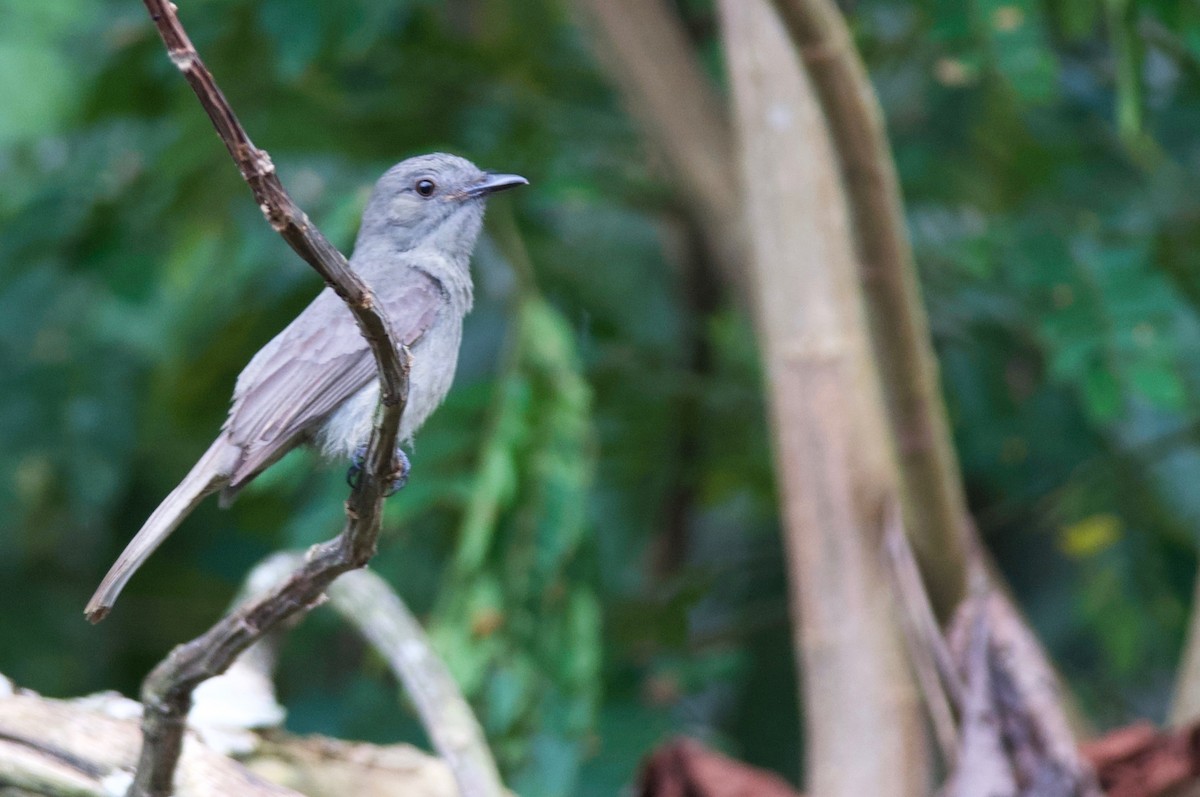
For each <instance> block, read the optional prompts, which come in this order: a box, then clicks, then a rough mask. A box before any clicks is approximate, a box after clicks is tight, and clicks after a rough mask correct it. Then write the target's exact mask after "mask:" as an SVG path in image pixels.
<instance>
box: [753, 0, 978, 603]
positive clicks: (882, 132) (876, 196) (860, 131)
mask: <svg viewBox="0 0 1200 797" xmlns="http://www.w3.org/2000/svg"><path fill="white" fill-rule="evenodd" d="M774 4H775V7H776V8H777V9H778V11H779V15H780V18H781V19H782V20H783V23H784V27H785V28H786V29H787V30H788V33H789V34H790V36H791V38H792V42H793V44H794V45H795V47H796V48H797V50H798V51H799V52H800V55H801V57H802V59H803V62H804V66H805V69H806V71H807V73H808V75H809V77H810V78H811V80H812V84H813V87H814V89H815V90H816V95H817V97H818V99H819V101H820V104H821V108H822V109H823V111H824V113H825V119H826V122H827V124H828V125H829V129H830V131H831V133H832V135H833V141H834V151H835V153H836V157H837V159H838V163H839V165H840V168H841V172H842V179H843V181H844V185H845V189H846V195H847V198H848V203H849V207H850V215H851V220H852V224H853V227H854V232H855V240H856V242H857V252H858V257H859V263H860V266H859V267H860V271H861V275H862V282H863V290H864V291H865V292H866V301H867V306H868V307H869V308H870V315H869V321H870V324H871V326H872V340H873V343H874V347H875V353H876V357H877V358H878V361H879V369H880V372H881V373H882V374H883V391H884V398H885V401H886V403H887V407H888V413H889V416H890V419H891V429H892V434H893V436H894V437H895V439H896V447H897V449H898V454H899V458H900V463H901V468H900V479H901V498H902V501H903V505H904V515H905V521H906V522H905V525H906V527H907V528H908V531H909V537H910V539H911V540H912V545H913V550H914V551H915V552H916V554H917V559H918V561H919V562H920V564H921V569H922V572H923V574H924V576H925V581H926V585H927V588H928V590H929V594H930V597H931V598H932V599H933V602H934V606H935V608H936V609H937V610H938V613H939V614H940V615H941V616H942V617H943V618H945V617H947V616H948V615H949V614H950V612H952V611H953V610H954V609H955V607H956V606H957V605H958V602H959V601H960V600H962V598H963V596H964V590H965V586H966V571H967V568H966V565H965V563H966V556H965V548H964V537H965V535H966V534H967V533H969V531H970V528H969V527H968V526H967V521H968V512H967V504H966V499H965V497H964V495H963V488H962V477H961V475H960V473H959V467H958V456H957V454H956V452H955V450H954V443H953V440H952V439H951V436H950V426H949V423H948V421H947V419H946V407H945V404H944V403H943V401H942V394H941V385H940V383H939V379H938V370H937V360H936V357H935V356H934V353H933V347H932V344H931V342H930V337H929V323H928V320H927V319H926V315H925V307H924V305H923V304H922V302H921V292H920V288H919V285H918V281H917V272H916V267H915V265H914V264H913V258H912V249H911V247H910V245H909V242H908V231H907V229H906V226H905V220H904V203H903V200H902V199H901V196H900V184H899V180H898V179H897V176H896V167H895V163H894V162H893V160H892V154H891V147H890V145H889V144H888V139H887V129H886V125H885V123H884V117H883V111H882V110H881V109H880V107H879V101H878V99H877V98H876V96H875V90H874V88H873V87H872V86H871V81H870V78H869V76H868V75H867V70H866V67H865V66H864V65H863V62H862V59H861V58H860V56H859V54H858V51H857V50H856V49H855V47H854V41H853V39H852V37H851V35H850V31H849V28H848V27H847V25H846V20H845V19H844V18H843V17H842V14H841V12H840V11H839V10H838V8H837V5H836V4H835V3H834V2H833V0H774Z"/></svg>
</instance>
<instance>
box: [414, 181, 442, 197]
mask: <svg viewBox="0 0 1200 797" xmlns="http://www.w3.org/2000/svg"><path fill="white" fill-rule="evenodd" d="M416 188H417V193H418V194H420V195H421V196H423V197H431V196H433V192H434V191H435V190H437V186H436V185H435V184H434V182H433V180H417V185H416Z"/></svg>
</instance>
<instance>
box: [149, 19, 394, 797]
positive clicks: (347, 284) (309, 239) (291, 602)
mask: <svg viewBox="0 0 1200 797" xmlns="http://www.w3.org/2000/svg"><path fill="white" fill-rule="evenodd" d="M144 2H145V5H146V8H147V10H148V11H149V12H150V16H151V19H153V20H154V23H155V25H156V27H157V28H158V32H159V34H160V35H161V36H162V39H163V42H164V44H165V45H166V47H167V52H168V54H169V55H170V57H171V61H172V62H173V63H174V64H175V65H176V66H177V67H178V68H179V70H180V71H181V72H183V74H184V77H185V78H186V79H187V81H188V83H189V84H190V85H191V86H192V89H193V91H195V93H196V96H197V98H199V100H200V104H201V105H202V106H203V107H204V110H205V111H206V112H207V113H208V116H209V118H210V119H211V120H212V123H213V126H214V127H215V128H216V130H217V134H218V135H219V136H220V138H221V140H222V141H223V142H224V143H225V146H226V147H227V148H228V150H229V154H230V155H231V156H232V157H233V159H234V161H235V162H236V163H237V165H238V168H239V169H240V171H241V173H242V177H243V178H244V179H245V180H246V183H247V184H248V185H249V186H250V188H251V190H252V191H253V192H254V196H255V199H256V200H257V201H258V203H259V207H260V208H261V209H262V211H263V214H264V215H265V216H266V218H267V220H268V221H269V222H270V223H271V226H272V227H273V228H274V229H275V230H276V231H278V232H279V234H280V235H281V236H283V238H284V240H286V241H287V242H288V244H289V245H290V246H291V247H292V249H293V250H295V251H296V253H297V254H299V255H300V256H301V257H302V258H303V259H304V260H305V261H306V262H308V263H309V265H311V266H312V267H313V268H314V269H315V270H316V271H317V273H318V274H320V275H321V276H322V277H323V278H324V279H325V281H326V282H327V283H328V284H329V285H330V286H331V287H332V288H333V290H334V291H336V292H337V294H338V295H339V296H340V297H341V298H342V299H343V301H345V303H346V306H347V307H348V308H349V310H350V311H351V312H352V313H353V314H354V317H355V320H356V321H357V322H358V325H359V328H360V330H361V331H362V333H363V336H364V337H365V338H366V340H367V342H368V344H369V345H370V347H371V351H372V353H373V355H374V356H375V362H376V366H377V369H378V373H379V381H380V385H381V391H380V403H381V406H382V411H381V413H380V415H379V418H378V419H377V422H376V426H375V429H374V430H373V432H372V435H371V440H370V444H369V446H368V451H367V457H366V465H365V467H364V471H363V478H362V479H361V481H360V482H359V485H358V487H357V488H355V489H354V490H353V492H352V493H351V494H350V497H349V499H348V500H347V501H346V524H345V526H344V527H343V529H342V532H341V534H339V535H338V536H337V537H336V538H334V539H333V540H330V541H329V542H326V543H323V544H321V545H317V546H314V547H313V548H312V549H311V550H310V551H309V554H308V557H307V561H306V562H305V563H304V566H303V567H301V568H300V569H299V570H297V571H296V572H295V573H294V574H293V575H292V576H291V577H290V578H289V579H288V580H287V581H286V582H284V583H283V584H281V585H279V586H278V587H276V588H274V589H272V590H271V591H270V592H269V593H267V594H266V595H265V596H263V597H262V598H260V599H257V600H254V601H251V602H249V603H247V604H246V605H244V606H242V607H241V608H239V609H238V610H236V611H234V612H232V613H231V614H229V615H227V616H226V617H224V618H223V619H221V620H220V621H219V622H218V623H217V624H216V625H214V626H213V627H212V628H211V629H210V630H209V631H208V632H206V633H205V634H203V635H202V636H200V637H198V638H196V639H194V640H192V641H191V642H188V643H186V644H184V645H180V646H179V647H177V648H175V649H174V650H173V651H171V653H170V654H169V655H168V656H167V658H166V659H165V660H164V661H163V662H162V663H161V664H159V665H158V666H157V667H155V668H154V670H153V671H152V672H151V673H150V675H149V676H147V678H146V681H145V682H144V684H143V686H142V702H143V704H144V705H145V715H144V718H143V721H142V733H143V746H142V752H141V756H140V759H139V761H138V767H137V774H136V776H135V778H134V782H133V784H132V785H131V786H130V788H129V792H128V794H129V795H130V797H166V796H167V795H169V794H171V792H172V781H173V776H174V772H175V768H176V765H177V763H178V761H179V755H180V751H181V748H182V745H183V734H184V730H185V726H186V718H187V713H188V709H189V708H190V706H191V702H192V692H193V690H195V688H196V686H197V685H199V684H200V683H201V682H203V681H205V680H207V679H208V678H211V677H213V676H215V675H218V674H220V673H221V672H223V671H224V670H225V669H226V668H228V667H229V665H230V664H231V663H232V662H233V661H234V659H235V658H236V657H237V656H238V654H240V653H241V652H242V651H244V650H245V649H246V648H248V647H249V646H250V645H252V644H253V643H254V642H255V641H256V640H257V639H259V638H260V637H261V636H263V634H265V633H267V632H268V631H270V630H271V629H272V628H274V627H275V626H277V625H278V624H279V623H281V622H283V621H284V620H286V619H288V618H289V617H292V616H293V615H295V614H296V613H298V612H302V611H305V610H307V609H308V608H309V607H311V606H313V605H314V604H316V603H318V602H319V601H320V599H321V596H322V594H323V593H324V591H325V589H326V588H327V587H328V586H329V585H330V584H331V583H332V582H333V580H334V579H335V578H337V577H338V576H339V575H341V574H342V573H344V572H346V571H348V570H352V569H355V568H359V567H362V566H363V565H365V564H366V563H367V562H368V561H369V560H370V558H371V557H372V556H373V555H374V553H375V548H376V542H377V539H378V535H379V523H380V515H381V511H382V507H383V497H384V491H385V489H386V488H387V485H388V484H390V482H391V479H392V478H393V477H394V473H393V471H394V470H395V463H394V456H395V455H394V451H395V447H396V436H397V433H398V431H399V428H400V418H401V415H402V414H403V412H404V404H405V401H406V399H407V392H408V368H409V355H408V353H407V351H404V352H403V353H402V352H401V350H400V349H398V348H397V347H396V345H395V341H394V338H393V336H392V335H391V331H390V328H389V325H388V322H387V320H386V319H385V318H384V316H383V315H382V313H381V312H380V311H379V310H378V309H377V308H376V303H375V300H374V297H373V296H372V294H371V292H370V289H369V288H368V287H367V286H366V285H365V284H364V283H363V282H362V280H360V279H359V278H358V277H357V276H356V275H355V274H354V273H353V272H352V271H351V270H350V267H349V264H348V263H347V262H346V259H345V257H344V256H343V255H342V254H341V253H340V252H338V250H337V249H336V248H335V247H334V246H333V245H332V244H331V243H329V241H328V240H327V239H326V238H325V236H324V235H322V234H321V232H320V231H319V230H317V229H316V227H314V226H313V225H312V223H311V222H310V221H309V219H308V217H307V216H306V215H305V214H304V212H303V211H301V210H300V208H299V207H298V206H297V205H296V204H295V203H294V202H293V201H292V199H291V198H290V197H289V196H288V194H287V192H286V191H284V188H283V185H282V183H280V181H279V177H278V176H277V175H276V174H275V167H274V165H273V164H272V162H271V158H270V156H269V155H267V153H266V152H264V151H263V150H260V149H258V148H257V147H255V146H254V144H253V143H252V142H251V141H250V138H249V136H248V135H247V134H246V131H245V129H244V128H243V127H242V126H241V124H240V123H239V122H238V119H237V116H236V115H235V114H234V112H233V109H232V108H231V107H230V105H229V103H228V101H227V100H226V99H225V97H224V95H223V94H222V93H221V90H220V89H219V88H218V87H217V84H216V81H215V80H214V79H213V77H212V74H211V73H210V72H209V71H208V68H207V67H206V66H205V65H204V62H203V61H202V60H201V59H200V56H199V55H198V54H197V52H196V49H195V47H194V46H193V45H192V43H191V41H190V40H189V39H188V36H187V33H186V32H185V31H184V29H183V26H182V24H181V23H180V21H179V18H178V17H177V16H176V9H175V6H174V5H173V4H172V3H169V2H166V0H144Z"/></svg>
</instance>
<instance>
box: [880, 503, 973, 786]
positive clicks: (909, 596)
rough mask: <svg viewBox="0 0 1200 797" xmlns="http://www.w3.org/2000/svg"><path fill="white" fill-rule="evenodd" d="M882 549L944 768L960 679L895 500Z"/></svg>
mask: <svg viewBox="0 0 1200 797" xmlns="http://www.w3.org/2000/svg"><path fill="white" fill-rule="evenodd" d="M883 549H884V552H885V554H886V562H887V572H888V575H889V576H891V580H892V589H893V591H894V593H895V595H896V597H897V599H898V601H899V604H900V605H899V607H898V608H897V611H898V612H899V614H900V621H901V622H900V625H901V628H902V629H903V630H904V642H905V647H906V648H907V649H908V657H909V660H910V661H911V662H912V667H913V672H914V673H915V674H916V677H917V685H918V686H920V688H921V694H922V696H923V697H924V698H925V707H926V708H927V709H928V710H929V718H930V721H931V722H932V723H933V731H934V736H935V738H936V739H937V741H938V746H939V747H940V748H941V752H942V759H943V760H944V761H945V763H946V768H947V769H953V768H954V765H955V761H956V759H957V754H958V725H957V723H956V722H955V721H954V708H958V709H959V710H960V711H961V710H962V705H963V685H962V681H961V679H960V678H959V677H958V672H957V671H956V670H955V667H954V659H953V657H952V656H951V655H950V649H949V648H948V647H947V646H946V640H945V639H944V638H943V637H942V632H941V629H940V628H939V627H938V624H937V618H936V617H935V616H934V614H933V606H932V605H930V603H929V596H928V595H927V594H926V593H925V585H924V583H923V582H922V580H921V573H920V572H919V571H918V570H917V563H916V560H915V559H914V558H913V553H912V549H911V548H910V547H909V545H908V538H907V536H906V535H905V533H904V520H903V517H902V515H901V512H900V507H899V506H898V505H895V504H893V505H892V506H891V507H889V508H888V510H887V517H886V518H885V521H884V530H883Z"/></svg>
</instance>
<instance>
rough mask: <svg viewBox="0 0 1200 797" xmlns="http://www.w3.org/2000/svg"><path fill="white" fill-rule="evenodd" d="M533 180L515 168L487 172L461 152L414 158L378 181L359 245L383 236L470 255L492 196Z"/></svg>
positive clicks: (406, 245)
mask: <svg viewBox="0 0 1200 797" xmlns="http://www.w3.org/2000/svg"><path fill="white" fill-rule="evenodd" d="M528 183H529V181H528V180H526V179H525V178H524V177H520V176H518V175H515V174H495V173H492V172H485V171H483V170H482V169H480V168H479V167H478V166H476V165H475V164H473V163H471V162H470V161H469V160H466V159H465V158H460V157H458V156H456V155H446V154H444V153H440V152H439V153H434V154H432V155H420V156H418V157H415V158H409V159H408V160H404V161H401V162H400V163H398V164H396V165H395V166H393V167H392V168H390V169H388V170H387V172H386V173H384V175H383V177H381V178H379V182H377V183H376V184H375V190H374V191H373V192H372V194H371V199H370V201H368V202H367V207H366V210H364V211H363V220H362V228H361V229H360V231H359V238H358V244H357V246H360V247H361V246H363V244H364V243H371V242H381V243H386V245H387V246H388V247H389V248H391V249H393V250H395V251H407V250H411V249H416V248H418V247H421V248H424V247H430V248H432V249H433V250H435V251H438V252H440V253H442V254H445V255H447V256H451V257H454V256H466V257H469V256H470V253H471V251H472V250H473V249H474V247H475V240H476V239H477V238H478V237H479V231H480V228H481V226H482V224H483V210H484V204H485V202H486V201H487V197H488V196H489V195H491V194H494V193H495V192H497V191H503V190H505V189H507V188H514V187H516V186H518V185H527V184H528Z"/></svg>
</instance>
